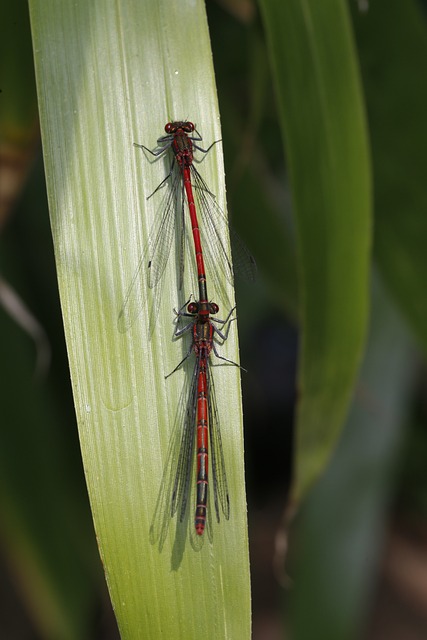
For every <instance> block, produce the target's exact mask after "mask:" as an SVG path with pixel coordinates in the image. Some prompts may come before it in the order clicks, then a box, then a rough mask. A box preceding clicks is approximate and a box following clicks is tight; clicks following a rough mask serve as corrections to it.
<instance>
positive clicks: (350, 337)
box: [261, 0, 371, 496]
mask: <svg viewBox="0 0 427 640" xmlns="http://www.w3.org/2000/svg"><path fill="white" fill-rule="evenodd" d="M261 7H262V13H263V18H264V22H265V27H266V31H267V37H268V42H269V47H270V55H271V61H272V66H273V69H274V81H275V85H276V91H277V96H278V102H279V110H280V118H281V122H282V125H283V132H284V137H285V146H286V151H287V158H288V164H289V172H290V181H291V187H292V195H293V209H294V213H295V219H296V229H297V243H298V251H299V261H300V268H299V281H300V282H299V284H300V289H299V291H300V300H301V322H302V342H301V355H300V365H299V391H300V402H299V410H298V424H297V448H296V463H295V464H296V469H295V476H296V478H295V482H296V484H295V495H296V496H300V495H301V494H303V493H304V492H305V491H306V490H307V488H308V487H309V486H310V485H311V483H312V482H313V481H314V480H315V479H316V478H317V476H318V475H319V474H320V473H321V471H322V470H323V468H324V466H325V464H326V463H327V461H328V459H329V457H330V455H331V451H332V449H333V447H334V446H335V443H336V440H337V437H338V434H339V432H340V428H341V426H342V424H343V422H344V419H345V416H346V413H347V410H348V405H349V401H350V399H351V394H352V390H353V386H354V382H355V377H356V375H357V370H358V365H359V362H360V357H361V353H362V348H363V344H364V338H365V329H366V317H367V307H368V293H367V289H368V265H369V248H370V218H369V216H370V204H371V202H370V196H371V194H370V172H369V155H368V148H367V136H366V127H365V120H364V113H363V107H362V97H361V89H360V82H359V76H358V69H357V64H356V58H355V52H354V46H353V40H352V34H351V29H350V24H349V19H348V15H347V11H346V6H345V3H344V2H343V1H342V0H327V1H325V2H317V0H304V1H303V2H301V1H300V0H291V1H289V2H282V3H277V2H274V1H273V2H270V1H269V0H263V1H262V2H261Z"/></svg>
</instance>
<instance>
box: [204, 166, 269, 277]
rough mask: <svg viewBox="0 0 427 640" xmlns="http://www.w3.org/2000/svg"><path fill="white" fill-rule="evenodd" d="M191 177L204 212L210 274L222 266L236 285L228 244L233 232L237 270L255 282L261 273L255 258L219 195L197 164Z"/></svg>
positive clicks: (234, 257)
mask: <svg viewBox="0 0 427 640" xmlns="http://www.w3.org/2000/svg"><path fill="white" fill-rule="evenodd" d="M191 176H192V181H193V188H194V194H195V199H196V201H197V202H196V208H197V211H198V212H200V213H199V214H198V215H199V216H200V227H201V229H200V231H201V236H202V247H203V250H204V253H205V255H206V262H207V265H208V267H209V273H208V274H207V275H208V276H211V277H212V274H213V273H215V272H216V270H218V269H220V270H221V272H222V273H223V274H224V275H225V277H226V279H227V280H228V282H230V283H231V284H233V280H234V272H233V263H232V260H231V256H230V253H229V250H228V247H227V246H226V245H225V244H224V243H225V238H227V232H229V233H230V241H231V246H232V251H233V260H234V264H235V267H236V273H237V275H239V276H242V277H243V278H244V279H246V280H248V281H249V282H253V281H254V280H255V279H256V273H257V268H256V263H255V260H254V258H253V257H252V255H251V254H250V252H249V251H248V249H247V248H246V245H245V244H244V243H243V241H242V240H241V239H240V238H239V236H238V235H237V234H236V233H235V232H234V231H233V230H232V229H229V224H228V220H227V218H226V216H225V214H224V212H223V211H222V209H221V207H220V206H219V204H218V202H217V200H216V197H215V195H214V194H213V193H212V192H211V191H210V190H209V188H208V186H207V184H206V182H205V181H204V179H203V178H202V176H201V175H200V173H199V172H198V170H197V169H196V167H195V166H194V164H193V165H192V166H191ZM197 205H198V206H197Z"/></svg>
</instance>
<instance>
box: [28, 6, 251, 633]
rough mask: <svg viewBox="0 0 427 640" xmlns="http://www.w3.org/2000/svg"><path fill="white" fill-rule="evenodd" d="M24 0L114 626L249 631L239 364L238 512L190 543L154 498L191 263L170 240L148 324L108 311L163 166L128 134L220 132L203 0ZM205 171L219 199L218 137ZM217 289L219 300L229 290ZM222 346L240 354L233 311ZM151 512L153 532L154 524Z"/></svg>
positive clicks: (234, 384)
mask: <svg viewBox="0 0 427 640" xmlns="http://www.w3.org/2000/svg"><path fill="white" fill-rule="evenodd" d="M30 5H31V20H32V30H33V38H34V50H35V61H36V75H37V87H38V94H39V103H40V113H41V125H42V135H43V148H44V157H45V164H46V173H47V186H48V196H49V204H50V214H51V222H52V231H53V238H54V244H55V253H56V260H57V270H58V280H59V288H60V295H61V303H62V310H63V317H64V326H65V333H66V340H67V348H68V355H69V362H70V370H71V376H72V382H73V391H74V400H75V406H76V413H77V419H78V423H79V434H80V441H81V447H82V454H83V461H84V467H85V473H86V480H87V485H88V489H89V495H90V500H91V506H92V512H93V517H94V522H95V528H96V533H97V537H98V543H99V548H100V552H101V556H102V560H103V563H104V567H105V572H106V576H107V582H108V585H109V589H110V594H111V598H112V601H113V605H114V608H115V612H116V615H117V618H118V621H119V626H120V631H121V634H122V637H123V638H132V639H133V638H140V637H144V638H159V637H161V636H162V637H170V638H171V637H173V638H181V637H182V638H186V639H189V638H196V637H199V636H205V637H215V638H223V637H224V638H225V637H239V638H246V637H248V636H249V630H250V607H249V600H250V590H249V572H248V549H247V531H246V513H245V492H244V476H243V453H242V452H243V444H242V430H241V422H242V411H241V403H240V388H239V372H238V370H237V368H235V367H227V366H223V367H216V368H215V370H214V377H215V385H216V392H217V397H218V400H219V412H220V415H221V418H222V426H223V431H222V436H223V444H224V449H225V457H226V464H227V468H228V472H229V489H230V495H231V509H232V513H231V517H230V521H229V522H226V521H223V522H221V524H220V525H217V524H216V522H213V523H212V532H213V542H212V543H211V542H210V541H209V539H208V536H207V535H206V536H205V540H204V545H203V546H202V548H201V549H200V550H199V552H197V551H195V550H194V549H193V547H192V545H191V544H190V540H189V536H190V532H192V531H193V525H192V515H189V518H188V520H186V521H185V522H184V523H183V524H182V525H178V526H177V523H176V520H173V521H171V520H170V518H169V515H168V512H167V509H168V504H166V503H164V502H163V499H164V498H165V496H166V495H167V493H168V489H169V487H168V484H167V480H168V472H170V469H171V465H172V464H173V461H174V458H173V454H175V453H176V452H175V450H174V442H175V439H176V432H175V431H174V422H175V419H176V416H177V409H178V406H179V403H180V402H185V400H186V398H185V397H184V396H182V395H181V389H182V387H183V385H184V383H185V381H186V380H187V383H188V380H189V377H190V376H191V365H190V366H189V368H184V369H183V370H182V371H180V372H179V373H176V374H175V375H174V376H173V377H171V378H170V379H169V380H167V381H165V374H166V373H169V372H170V371H171V370H172V369H173V368H174V366H175V365H176V364H177V362H179V361H180V360H181V359H182V357H183V355H184V353H185V352H186V351H187V349H188V344H186V343H184V342H183V341H181V342H176V341H173V340H172V333H173V329H174V325H173V312H172V309H173V307H177V306H178V305H180V304H181V303H182V302H183V301H184V300H185V298H186V297H188V295H189V294H190V293H194V290H195V286H194V280H193V279H192V278H191V274H190V272H189V270H188V269H187V276H186V282H185V290H184V292H183V293H182V294H181V296H179V295H178V291H177V275H176V271H177V267H178V265H177V261H176V259H175V255H173V256H172V257H171V259H170V260H169V264H168V267H167V273H166V275H165V278H164V284H163V285H162V287H161V288H162V298H161V301H160V302H159V310H158V317H157V323H156V326H155V330H154V332H153V333H152V335H151V334H150V331H149V327H148V324H149V323H148V316H149V314H148V309H149V305H147V306H146V307H145V309H144V310H143V311H142V313H141V314H140V316H139V318H138V320H137V321H136V322H135V323H134V324H133V326H132V327H131V328H130V330H129V331H127V332H126V333H124V334H122V333H120V332H119V331H118V326H117V319H118V313H119V310H120V307H121V305H122V302H123V300H124V299H125V295H126V290H127V288H128V286H129V283H130V282H131V280H132V277H133V274H134V273H135V270H136V268H137V265H138V261H139V257H140V254H141V251H142V247H143V246H144V239H145V238H146V236H147V232H148V229H149V228H150V226H151V224H152V222H153V219H154V216H155V215H158V210H157V208H158V206H159V202H160V201H161V199H162V192H160V193H159V194H156V196H154V197H153V198H151V199H150V200H148V201H147V200H146V198H147V196H148V195H149V194H150V193H151V192H152V191H153V190H154V189H155V187H156V186H157V185H158V184H159V182H160V181H161V180H162V178H163V177H164V175H165V172H167V171H168V168H169V162H166V163H164V162H163V161H160V162H149V159H147V157H145V156H144V154H143V153H142V152H141V151H140V150H136V149H135V148H133V146H132V143H133V142H134V141H137V142H140V143H144V144H147V145H148V146H150V147H152V146H155V140H156V138H157V137H158V136H159V135H161V134H162V131H163V127H164V124H165V123H166V122H167V121H168V120H169V119H183V118H189V119H191V120H193V121H194V122H196V123H197V125H198V128H199V130H200V131H201V132H202V133H203V136H204V140H206V146H207V145H208V144H209V142H210V141H213V140H217V139H219V138H220V137H221V135H220V130H219V119H218V111H217V101H216V93H215V83H214V79H213V70H212V61H211V53H210V47H209V36H208V31H207V24H206V17H205V13H204V7H203V4H202V3H201V2H196V3H194V2H192V1H191V2H190V1H187V2H180V3H175V2H172V1H171V2H166V1H164V2H157V3H154V2H149V1H146V2H140V1H138V2H127V3H122V4H113V3H110V2H107V1H104V0H98V1H96V2H89V3H88V2H85V0H78V1H77V2H74V3H72V4H70V3H58V2H55V1H48V2H45V1H43V2H41V1H39V0H33V1H32V2H31V3H30ZM192 52H193V53H194V52H197V55H190V54H191V53H192ZM201 170H203V175H204V177H206V180H207V181H208V183H209V185H210V187H211V188H212V190H213V191H214V192H215V193H216V194H217V195H218V199H219V201H220V202H221V203H223V204H224V183H223V167H222V158H221V150H220V145H216V146H215V147H214V148H213V149H212V151H211V153H210V155H209V160H207V161H205V162H204V163H203V167H202V168H201ZM145 286H146V284H145V283H144V282H142V284H141V290H142V291H144V289H145ZM223 286H224V288H226V289H227V295H226V296H225V298H226V299H228V300H233V291H232V290H231V289H230V287H229V286H228V285H227V284H226V283H224V285H223ZM159 294H160V291H157V292H155V293H154V292H153V294H152V295H153V296H154V295H159ZM211 295H213V292H212V291H211ZM151 301H152V297H151V298H150V296H149V302H151ZM216 301H217V302H219V304H220V305H222V308H223V309H224V315H225V312H226V309H225V301H224V300H222V299H218V298H217V300H216ZM222 354H223V355H226V356H227V357H229V358H233V359H234V360H235V359H237V358H238V353H237V331H236V326H235V323H234V324H233V330H232V332H231V334H230V338H229V341H228V343H227V345H226V346H224V347H223V349H222ZM180 427H181V424H180V423H179V422H177V423H176V429H179V428H180ZM171 455H172V457H171ZM162 477H163V483H164V484H163V486H162ZM156 516H158V517H159V518H160V521H159V520H157V521H156V523H155V529H156V527H157V532H158V534H159V536H158V537H157V539H150V527H151V525H152V524H153V520H155V518H156ZM162 516H163V518H164V519H162ZM212 520H213V521H214V520H215V518H214V517H213V515H212ZM192 535H193V536H194V534H192ZM159 537H160V541H159Z"/></svg>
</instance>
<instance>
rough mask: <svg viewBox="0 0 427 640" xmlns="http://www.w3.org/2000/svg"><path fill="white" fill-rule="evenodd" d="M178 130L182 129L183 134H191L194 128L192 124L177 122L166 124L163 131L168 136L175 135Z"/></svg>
mask: <svg viewBox="0 0 427 640" xmlns="http://www.w3.org/2000/svg"><path fill="white" fill-rule="evenodd" d="M179 129H182V131H184V133H193V131H194V129H195V126H194V124H193V123H192V122H186V121H179V122H168V123H167V124H166V125H165V131H166V133H169V134H174V133H176V132H177V131H178V130H179Z"/></svg>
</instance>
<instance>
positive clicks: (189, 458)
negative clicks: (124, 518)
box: [166, 301, 242, 536]
mask: <svg viewBox="0 0 427 640" xmlns="http://www.w3.org/2000/svg"><path fill="white" fill-rule="evenodd" d="M185 309H186V310H185ZM234 310H235V308H233V309H231V311H230V312H229V314H228V316H227V317H226V319H225V320H219V319H218V318H213V317H212V316H213V315H216V314H217V313H218V311H219V307H218V305H217V304H215V303H214V302H206V301H199V302H190V301H187V302H186V303H185V304H184V305H183V306H182V307H181V309H179V311H175V314H176V316H177V319H178V321H179V320H181V319H183V318H189V319H190V320H189V322H187V324H185V325H184V326H183V327H179V326H177V328H176V330H175V336H176V337H181V336H183V335H184V334H186V333H188V332H190V331H191V332H192V343H191V346H190V349H189V350H188V352H187V354H186V355H185V357H184V358H183V360H182V361H181V362H180V363H179V364H178V365H177V366H176V367H175V369H174V370H173V371H172V372H171V373H170V374H169V375H167V376H166V378H168V377H169V376H171V375H172V374H173V373H175V371H177V370H178V369H179V368H180V367H181V366H182V364H183V363H184V362H185V361H186V360H187V358H189V357H190V355H191V354H192V353H194V355H195V357H196V362H195V365H194V372H193V375H192V380H191V385H190V395H189V399H188V405H187V408H186V411H185V417H184V424H183V430H182V436H181V444H180V451H179V456H178V462H177V467H176V474H175V476H174V479H173V487H172V495H171V515H172V516H173V515H175V513H176V512H177V511H178V513H179V520H180V521H181V522H182V520H183V519H184V515H185V512H186V507H187V503H188V497H189V495H190V488H191V478H192V475H193V474H192V469H193V460H194V447H195V443H196V442H197V456H196V457H197V486H196V510H195V518H194V525H195V529H196V533H197V535H199V536H201V535H202V534H203V532H204V530H205V525H206V515H207V504H208V486H209V483H208V460H209V459H210V460H211V470H212V471H211V477H212V482H211V484H212V487H213V498H214V504H215V513H216V518H217V521H218V522H220V512H222V514H223V515H224V517H225V518H226V520H228V518H229V516H230V499H229V494H228V485H227V476H226V471H225V461H224V453H223V448H222V439H221V431H220V425H219V414H218V408H217V403H216V398H215V387H214V380H213V376H212V371H211V366H210V355H211V353H212V352H213V353H214V355H215V356H216V357H217V358H219V359H220V360H223V361H225V362H227V363H229V364H232V365H234V366H236V367H239V368H242V367H240V365H239V364H237V363H236V362H233V361H232V360H229V359H228V358H225V357H224V356H221V355H220V354H219V353H218V351H217V348H216V344H215V338H217V339H220V341H221V344H223V343H224V341H225V340H227V337H228V333H229V330H230V326H231V323H232V322H233V321H234V320H235V319H236V318H235V317H234V318H231V316H232V315H233V313H234ZM217 325H220V326H221V327H222V328H220V327H219V326H217Z"/></svg>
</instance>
